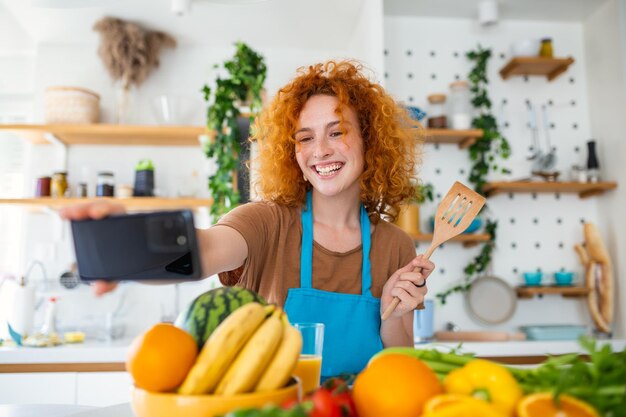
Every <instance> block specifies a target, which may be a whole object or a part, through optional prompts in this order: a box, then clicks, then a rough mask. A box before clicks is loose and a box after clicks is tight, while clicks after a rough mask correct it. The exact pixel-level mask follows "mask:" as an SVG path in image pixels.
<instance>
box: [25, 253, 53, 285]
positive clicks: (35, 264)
mask: <svg viewBox="0 0 626 417" xmlns="http://www.w3.org/2000/svg"><path fill="white" fill-rule="evenodd" d="M35 266H39V268H40V269H41V273H42V274H43V286H44V291H48V290H49V289H50V287H49V283H48V275H47V274H46V268H45V267H44V265H43V262H41V261H38V260H36V259H35V260H34V261H32V262H31V263H30V266H29V267H28V269H27V270H26V273H25V274H24V284H27V283H28V280H29V276H30V273H31V271H32V270H33V268H34V267H35Z"/></svg>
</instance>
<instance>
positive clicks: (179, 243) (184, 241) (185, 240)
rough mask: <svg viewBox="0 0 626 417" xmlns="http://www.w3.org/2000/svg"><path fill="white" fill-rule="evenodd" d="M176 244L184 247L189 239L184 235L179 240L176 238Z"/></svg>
mask: <svg viewBox="0 0 626 417" xmlns="http://www.w3.org/2000/svg"><path fill="white" fill-rule="evenodd" d="M176 243H178V245H179V246H184V245H185V244H186V243H187V238H186V237H185V236H183V235H180V236H178V238H176Z"/></svg>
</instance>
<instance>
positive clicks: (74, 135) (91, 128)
mask: <svg viewBox="0 0 626 417" xmlns="http://www.w3.org/2000/svg"><path fill="white" fill-rule="evenodd" d="M1 131H8V132H13V133H15V134H17V135H19V136H21V137H23V138H24V139H27V140H29V141H31V142H33V143H36V144H47V143H50V140H49V139H48V138H47V137H46V136H47V135H48V134H51V135H54V137H56V139H58V140H59V141H60V142H61V143H64V144H65V145H115V146H119V145H126V146H145V145H149V146H198V145H199V143H200V142H199V137H200V135H203V134H206V133H207V130H206V128H205V127H203V126H128V125H112V124H84V125H34V124H33V125H28V124H25V125H2V124H0V132H1Z"/></svg>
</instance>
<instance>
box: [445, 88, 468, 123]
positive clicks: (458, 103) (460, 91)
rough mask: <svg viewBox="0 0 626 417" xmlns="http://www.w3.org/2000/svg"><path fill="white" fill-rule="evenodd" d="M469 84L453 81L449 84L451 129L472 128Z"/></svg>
mask: <svg viewBox="0 0 626 417" xmlns="http://www.w3.org/2000/svg"><path fill="white" fill-rule="evenodd" d="M470 113H471V103H470V94H469V83H468V82H467V81H455V82H453V83H452V84H450V113H449V114H450V120H451V126H450V127H451V128H452V129H469V128H470V127H471V126H472V117H471V115H470Z"/></svg>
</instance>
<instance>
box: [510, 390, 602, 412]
mask: <svg viewBox="0 0 626 417" xmlns="http://www.w3.org/2000/svg"><path fill="white" fill-rule="evenodd" d="M553 398H554V396H553V395H552V393H550V392H540V393H537V394H530V395H527V396H526V397H524V398H522V399H521V400H520V402H519V403H517V415H518V416H519V417H598V412H597V411H596V410H595V409H594V408H593V407H592V406H591V405H590V404H588V403H586V402H584V401H582V400H579V399H576V398H574V397H571V396H569V395H566V394H561V396H560V397H559V403H558V404H557V403H555V401H554V399H553Z"/></svg>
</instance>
